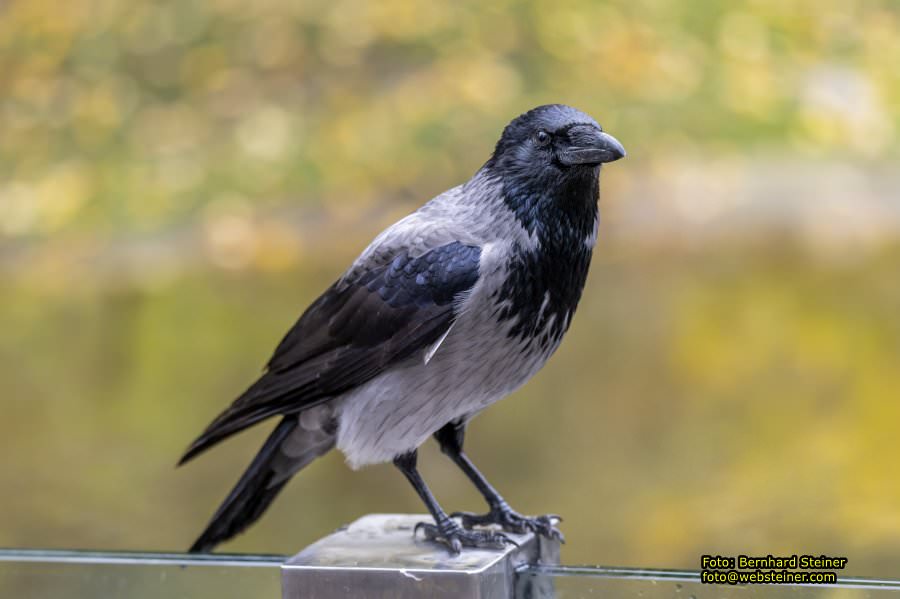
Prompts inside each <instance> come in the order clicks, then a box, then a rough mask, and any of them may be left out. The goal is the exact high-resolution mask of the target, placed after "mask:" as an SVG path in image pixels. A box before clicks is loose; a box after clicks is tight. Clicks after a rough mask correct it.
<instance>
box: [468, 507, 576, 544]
mask: <svg viewBox="0 0 900 599" xmlns="http://www.w3.org/2000/svg"><path fill="white" fill-rule="evenodd" d="M450 517H451V518H459V519H460V520H461V521H462V525H463V528H467V529H471V528H473V527H475V526H485V525H490V524H496V525H499V526H500V527H502V528H503V530H505V531H508V532H515V533H520V534H521V533H525V532H534V533H537V534H539V535H541V536H544V537H547V538H548V539H554V540H557V541H559V542H560V543H565V542H566V538H565V537H564V536H563V534H562V532H560V530H559V529H558V528H556V524H557V523H559V522H562V518H561V517H560V516H559V515H557V514H547V515H545V516H537V517H533V518H532V517H528V516H522V515H521V514H518V513H516V512H514V511H512V510H511V509H509V508H505V509H503V508H493V509H491V511H490V512H488V513H487V514H473V513H472V512H453V513H452V514H451V515H450Z"/></svg>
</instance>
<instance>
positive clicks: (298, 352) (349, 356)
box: [179, 241, 481, 464]
mask: <svg viewBox="0 0 900 599" xmlns="http://www.w3.org/2000/svg"><path fill="white" fill-rule="evenodd" d="M480 258H481V248H479V247H476V246H470V245H464V244H462V243H460V242H458V241H457V242H453V243H450V244H447V245H443V246H440V247H437V248H434V249H432V250H430V251H429V252H427V253H425V254H423V255H421V256H418V257H415V258H412V257H410V256H409V253H408V251H407V250H403V251H401V252H400V253H398V254H397V255H396V256H395V257H394V259H393V260H392V261H391V262H390V263H389V264H385V265H382V266H379V267H377V268H373V269H371V270H368V271H363V272H362V273H360V274H358V275H355V277H354V279H353V280H346V279H342V280H340V281H338V282H337V283H335V284H334V285H332V286H331V287H330V288H329V289H328V290H327V291H326V292H325V293H324V294H322V296H321V297H319V299H317V300H316V301H315V302H314V303H313V304H312V305H311V306H310V307H309V308H308V309H307V310H306V312H304V313H303V315H302V316H301V317H300V319H299V320H298V321H297V323H296V324H295V325H294V326H293V327H292V328H291V330H290V331H288V333H287V335H285V337H284V339H282V341H281V343H280V344H279V345H278V348H277V349H276V350H275V354H274V355H273V356H272V358H271V359H270V360H269V363H268V366H267V368H266V372H265V373H264V374H263V375H262V376H261V377H260V378H259V380H257V381H256V382H255V383H253V385H251V386H250V388H249V389H247V390H246V391H245V392H244V393H243V394H242V395H241V396H240V397H238V398H237V399H236V400H235V401H234V403H232V404H231V406H229V408H228V409H227V410H225V411H224V412H223V413H222V414H220V415H219V416H218V417H217V418H216V419H215V420H214V421H213V422H212V423H211V424H210V425H209V426H208V427H207V428H206V430H205V431H204V432H203V434H202V435H201V436H200V437H199V438H198V439H197V440H196V441H194V443H193V444H191V446H190V447H189V448H188V450H187V452H186V453H185V454H184V457H182V458H181V461H180V462H179V464H183V463H184V462H186V461H188V460H189V459H191V458H192V457H194V456H196V455H197V454H198V453H200V452H202V451H204V450H205V449H207V448H209V447H210V446H212V445H214V444H216V443H218V442H219V441H221V440H222V439H224V438H226V437H228V436H230V435H233V434H234V433H237V432H238V431H241V430H243V429H245V428H247V427H248V426H251V425H253V424H255V423H257V422H259V421H260V420H264V419H266V418H268V417H270V416H274V415H276V414H291V413H296V412H299V411H301V410H303V409H305V408H308V407H311V406H314V405H316V404H319V403H321V402H322V401H325V400H327V399H329V398H331V397H334V396H336V395H339V394H341V393H343V392H345V391H348V390H349V389H351V388H353V387H355V386H357V385H360V384H362V383H364V382H366V381H368V380H369V379H371V378H373V377H374V376H376V375H377V374H379V373H381V372H383V371H384V370H385V369H386V368H388V367H390V366H391V365H393V364H396V363H398V362H400V361H401V360H403V359H405V358H408V357H409V356H411V355H412V354H414V353H415V352H417V351H420V350H423V349H424V348H426V347H428V346H429V345H431V344H433V343H435V342H437V340H438V339H440V338H441V335H443V334H444V333H446V332H447V330H448V329H449V327H450V326H451V325H452V324H453V320H454V318H455V316H456V313H455V310H454V299H456V298H457V297H458V296H459V294H460V293H464V292H466V291H468V290H470V289H471V288H472V286H473V285H475V282H476V281H477V280H478V264H479V260H480Z"/></svg>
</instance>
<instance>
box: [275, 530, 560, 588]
mask: <svg viewBox="0 0 900 599" xmlns="http://www.w3.org/2000/svg"><path fill="white" fill-rule="evenodd" d="M427 520H428V516H425V515H410V514H370V515H368V516H364V517H362V518H360V519H359V520H357V521H356V522H354V523H352V524H350V525H349V526H346V527H344V528H342V529H340V530H338V531H337V532H335V533H333V534H331V535H329V536H327V537H325V538H324V539H321V540H320V541H317V542H316V543H313V544H312V545H310V546H309V547H307V548H306V549H304V550H303V551H301V552H300V553H298V554H297V555H295V556H294V557H292V558H291V559H289V560H288V561H287V562H285V563H284V565H283V566H282V569H281V581H282V596H283V598H284V599H301V598H302V599H332V598H337V597H340V598H351V599H380V598H385V599H388V598H390V599H414V598H415V599H418V598H421V597H429V598H432V597H433V598H436V599H441V598H445V597H446V598H450V597H452V598H454V599H456V598H459V597H467V598H469V597H471V598H474V599H487V598H491V599H510V598H512V597H513V596H514V592H515V583H516V569H517V568H518V567H520V566H522V565H524V564H535V563H541V564H558V563H559V543H557V542H556V541H548V540H547V539H544V538H542V537H536V536H535V535H534V534H532V533H528V534H523V535H510V537H511V538H512V539H513V540H515V541H516V542H517V543H518V544H519V547H515V546H508V547H506V548H504V549H470V548H464V549H463V551H462V553H461V554H460V555H458V556H452V555H450V554H449V552H448V551H447V549H446V548H444V547H442V546H441V545H438V544H436V543H433V542H429V541H426V540H424V539H422V538H421V534H420V535H419V536H418V538H415V537H414V536H413V528H414V527H415V525H416V523H417V522H421V521H427ZM520 592H522V590H521V589H520ZM527 594H528V595H529V596H531V597H542V596H548V595H550V594H552V589H528V591H527Z"/></svg>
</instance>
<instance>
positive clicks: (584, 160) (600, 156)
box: [559, 129, 625, 166]
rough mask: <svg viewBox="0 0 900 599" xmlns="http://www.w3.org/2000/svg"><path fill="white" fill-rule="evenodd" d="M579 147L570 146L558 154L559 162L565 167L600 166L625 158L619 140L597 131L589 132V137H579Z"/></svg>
mask: <svg viewBox="0 0 900 599" xmlns="http://www.w3.org/2000/svg"><path fill="white" fill-rule="evenodd" d="M577 143H578V144H579V145H577V146H572V147H570V148H568V149H566V150H564V151H563V152H561V153H560V156H559V159H560V162H562V163H563V164H565V165H567V166H572V165H576V164H593V165H596V164H602V163H604V162H614V161H616V160H618V159H619V158H624V157H625V148H624V147H623V146H622V144H621V143H619V140H618V139H616V138H615V137H613V136H612V135H610V134H609V133H606V132H605V131H600V130H599V129H594V130H593V131H591V135H590V136H586V135H579V136H578V139H577Z"/></svg>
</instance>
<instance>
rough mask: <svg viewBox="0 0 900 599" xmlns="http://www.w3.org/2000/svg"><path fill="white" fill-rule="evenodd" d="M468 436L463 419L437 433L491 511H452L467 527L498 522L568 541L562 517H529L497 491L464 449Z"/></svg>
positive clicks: (506, 527)
mask: <svg viewBox="0 0 900 599" xmlns="http://www.w3.org/2000/svg"><path fill="white" fill-rule="evenodd" d="M465 435H466V425H465V424H464V423H461V422H451V423H449V424H447V425H445V426H444V427H443V428H441V429H440V430H439V431H438V432H436V433H435V434H434V437H435V439H437V442H438V443H439V444H440V446H441V451H442V452H444V454H445V455H446V456H447V457H449V458H450V459H451V460H453V462H454V463H455V464H456V465H457V466H459V468H460V470H462V471H463V472H464V473H465V474H466V476H467V477H469V480H471V481H472V483H474V485H475V486H476V487H477V488H478V490H479V491H480V492H481V494H482V495H483V496H484V499H485V500H486V501H487V503H488V507H489V508H490V511H488V513H487V514H481V515H479V514H472V513H469V512H456V513H454V514H452V515H453V516H454V517H456V516H459V517H461V518H462V523H463V526H464V527H465V528H471V527H472V526H477V525H482V524H499V525H500V526H502V527H503V530H507V531H509V532H517V533H522V532H526V531H532V532H536V533H538V534H540V535H543V536H545V537H547V538H551V539H557V540H559V541H560V542H563V543H564V542H565V537H563V534H562V533H561V532H560V531H559V529H558V528H556V524H557V523H558V522H560V521H562V518H560V517H559V516H557V515H555V514H548V515H546V516H537V517H534V518H530V517H528V516H522V515H521V514H519V513H517V512H515V511H514V510H513V509H512V508H511V507H509V504H508V503H506V500H505V499H503V497H502V496H501V495H500V493H498V492H497V489H495V488H494V487H493V486H492V485H491V483H489V482H488V481H487V479H486V478H485V477H484V475H483V474H482V473H481V472H479V471H478V469H477V468H476V467H475V464H473V463H472V461H471V460H470V459H469V456H467V455H466V453H465V452H464V451H463V440H464V439H465Z"/></svg>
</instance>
